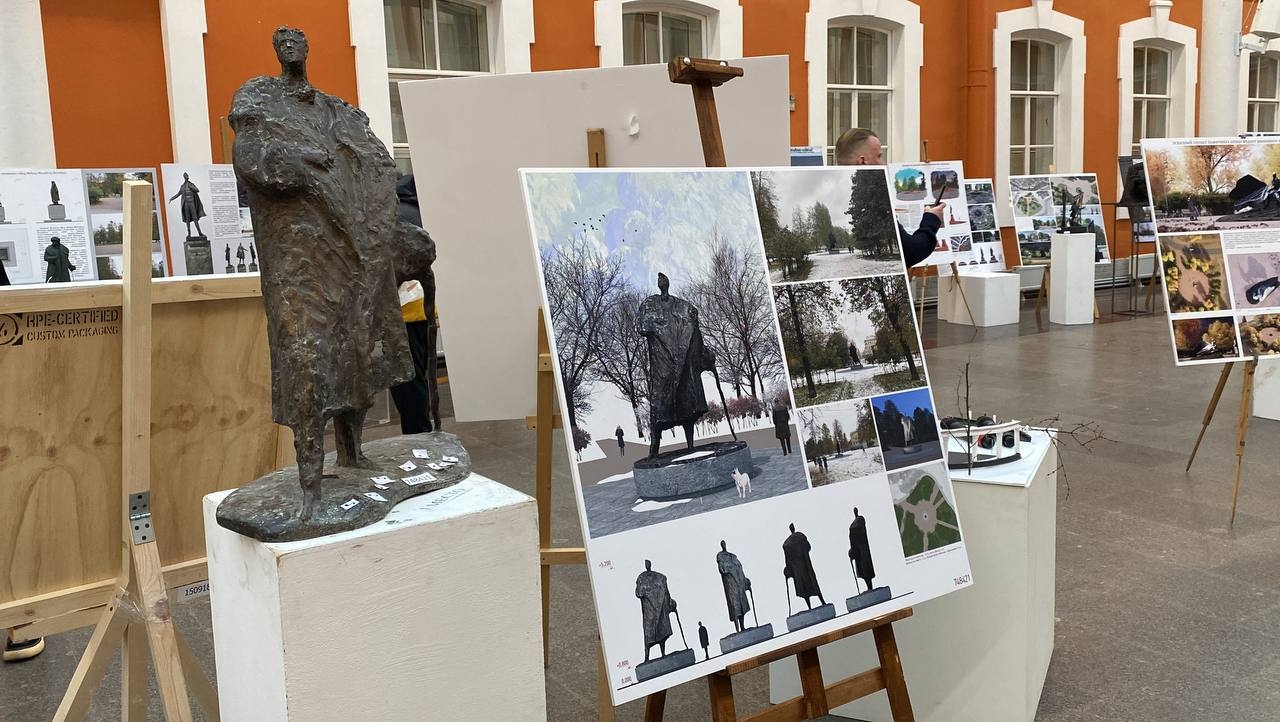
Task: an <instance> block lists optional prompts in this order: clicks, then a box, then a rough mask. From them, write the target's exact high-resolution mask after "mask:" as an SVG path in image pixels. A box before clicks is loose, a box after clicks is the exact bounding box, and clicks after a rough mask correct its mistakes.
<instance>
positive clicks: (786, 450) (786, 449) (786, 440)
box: [778, 434, 791, 456]
mask: <svg viewBox="0 0 1280 722" xmlns="http://www.w3.org/2000/svg"><path fill="white" fill-rule="evenodd" d="M778 443H779V444H782V455H783V456H786V455H787V454H790V453H791V434H787V435H786V436H785V437H783V438H781V439H778Z"/></svg>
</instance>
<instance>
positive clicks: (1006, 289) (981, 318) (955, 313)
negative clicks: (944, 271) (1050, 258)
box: [938, 271, 1021, 327]
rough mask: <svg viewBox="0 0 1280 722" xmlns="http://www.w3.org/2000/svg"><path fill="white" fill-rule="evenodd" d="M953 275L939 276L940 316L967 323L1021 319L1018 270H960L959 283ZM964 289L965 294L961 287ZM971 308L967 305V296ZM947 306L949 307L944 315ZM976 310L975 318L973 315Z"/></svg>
mask: <svg viewBox="0 0 1280 722" xmlns="http://www.w3.org/2000/svg"><path fill="white" fill-rule="evenodd" d="M952 278H953V277H952V276H940V277H939V278H938V318H939V319H941V320H943V321H948V322H950V323H958V324H963V325H965V326H973V325H977V326H983V327H986V326H1004V325H1007V324H1011V323H1017V322H1018V309H1019V302H1020V300H1021V299H1020V298H1019V297H1018V293H1019V290H1018V285H1019V283H1020V280H1021V279H1020V277H1019V276H1018V274H1016V273H1006V272H1002V271H969V272H965V273H961V274H960V283H959V286H957V284H956V283H955V282H954V281H953V280H952ZM961 288H963V289H964V297H961V295H960V289H961ZM966 298H967V299H968V301H969V309H968V310H966V309H965V305H964V302H965V299H966ZM944 309H946V311H945V313H946V315H945V316H944ZM969 311H973V319H972V320H971V319H970V318H969Z"/></svg>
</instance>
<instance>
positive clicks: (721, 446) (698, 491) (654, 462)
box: [632, 441, 752, 501]
mask: <svg viewBox="0 0 1280 722" xmlns="http://www.w3.org/2000/svg"><path fill="white" fill-rule="evenodd" d="M632 468H633V472H634V478H635V484H636V495H637V496H639V497H640V498H641V499H645V500H648V501H668V500H671V499H687V498H689V497H691V496H700V495H702V494H709V493H711V492H713V491H718V490H720V489H725V488H728V487H731V486H733V470H734V469H737V470H738V471H739V472H740V473H744V474H750V473H751V468H752V467H751V449H750V447H748V446H747V442H745V441H714V442H711V443H709V444H701V445H699V446H695V447H693V448H692V449H678V450H676V451H666V452H663V453H661V454H658V455H657V456H653V457H649V458H645V459H641V460H640V461H637V462H636V463H635V465H634V466H633V467H632Z"/></svg>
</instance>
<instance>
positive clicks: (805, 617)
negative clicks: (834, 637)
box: [787, 602, 836, 632]
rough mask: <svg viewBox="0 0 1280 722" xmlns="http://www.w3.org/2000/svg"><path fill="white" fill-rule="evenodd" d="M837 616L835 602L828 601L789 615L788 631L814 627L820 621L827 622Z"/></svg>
mask: <svg viewBox="0 0 1280 722" xmlns="http://www.w3.org/2000/svg"><path fill="white" fill-rule="evenodd" d="M835 618H836V607H835V605H834V604H831V603H830V602H828V603H827V604H824V605H822V606H821V607H814V608H813V609H806V610H804V611H803V612H796V613H795V614H792V615H791V616H790V617H787V631H788V632H794V631H796V630H797V629H804V628H805V627H812V626H813V625H815V624H818V623H819V622H825V621H827V620H828V619H835Z"/></svg>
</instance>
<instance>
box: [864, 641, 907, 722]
mask: <svg viewBox="0 0 1280 722" xmlns="http://www.w3.org/2000/svg"><path fill="white" fill-rule="evenodd" d="M872 633H873V634H874V635H875V638H876V653H877V654H878V655H880V670H881V671H882V672H883V674H884V689H885V692H887V693H888V694H889V711H890V712H891V713H892V714H893V720H894V722H915V719H916V717H915V713H913V712H912V711H911V697H910V695H908V694H907V681H906V679H904V678H903V676H902V659H901V658H900V657H899V656H898V641H897V639H896V638H894V636H893V627H892V626H891V625H888V624H882V625H880V626H878V627H876V628H875V629H874V630H872Z"/></svg>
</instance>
